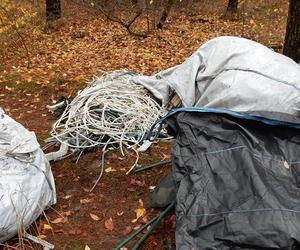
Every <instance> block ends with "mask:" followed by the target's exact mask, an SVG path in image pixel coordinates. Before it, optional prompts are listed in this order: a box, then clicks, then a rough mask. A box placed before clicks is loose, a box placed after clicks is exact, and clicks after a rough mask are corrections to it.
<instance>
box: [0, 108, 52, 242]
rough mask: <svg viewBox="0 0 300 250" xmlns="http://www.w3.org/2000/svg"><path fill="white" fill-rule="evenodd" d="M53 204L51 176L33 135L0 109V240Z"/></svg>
mask: <svg viewBox="0 0 300 250" xmlns="http://www.w3.org/2000/svg"><path fill="white" fill-rule="evenodd" d="M55 203H56V193H55V185H54V179H53V175H52V172H51V169H50V165H49V162H48V160H47V159H46V157H45V155H44V153H43V151H42V150H41V148H40V146H39V144H38V142H37V140H36V137H35V134H34V133H33V132H29V131H28V130H27V129H25V128H24V127H23V126H22V125H21V124H19V123H17V122H16V121H14V120H13V119H12V118H10V117H9V116H7V115H5V114H4V111H3V110H2V109H1V108H0V243H1V242H4V241H5V240H7V239H9V238H11V237H13V236H14V235H16V234H17V229H18V227H24V228H25V229H26V228H27V227H28V226H29V225H30V224H31V223H32V222H33V221H34V220H36V219H37V218H38V217H39V216H40V214H41V213H42V212H43V210H44V209H45V208H47V207H48V206H51V205H53V204H55Z"/></svg>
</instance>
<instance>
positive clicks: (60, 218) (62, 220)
mask: <svg viewBox="0 0 300 250" xmlns="http://www.w3.org/2000/svg"><path fill="white" fill-rule="evenodd" d="M66 221H67V218H62V217H59V218H57V219H55V220H52V221H51V223H52V224H59V223H65V222H66Z"/></svg>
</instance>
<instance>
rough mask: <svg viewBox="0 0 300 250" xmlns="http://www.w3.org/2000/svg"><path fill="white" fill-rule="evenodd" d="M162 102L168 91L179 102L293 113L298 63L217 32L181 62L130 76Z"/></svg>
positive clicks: (298, 103)
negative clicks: (155, 72)
mask: <svg viewBox="0 0 300 250" xmlns="http://www.w3.org/2000/svg"><path fill="white" fill-rule="evenodd" d="M134 80H135V82H137V83H140V84H143V85H144V86H145V87H146V88H147V89H148V90H150V91H151V92H152V93H153V94H154V95H155V96H156V97H157V98H159V99H160V100H161V101H162V102H163V103H164V104H165V105H166V104H167V103H168V101H169V96H170V93H171V91H172V90H174V91H175V92H176V93H177V95H178V96H179V97H180V99H181V100H182V104H183V106H184V107H192V106H197V107H209V108H226V109H230V110H233V111H238V112H247V111H260V110H264V111H270V112H282V113H288V114H294V115H295V114H298V109H299V108H300V66H299V65H298V64H297V63H296V62H294V61H293V60H292V59H290V58H288V57H286V56H284V55H282V54H279V53H276V52H274V51H272V50H271V49H268V48H267V47H265V46H263V45H261V44H259V43H257V42H254V41H251V40H247V39H244V38H239V37H230V36H228V37H218V38H215V39H212V40H210V41H208V42H207V43H205V44H203V45H202V46H201V47H200V48H199V49H198V50H197V51H196V52H195V53H194V54H193V55H191V56H190V57H189V58H188V59H186V61H185V62H183V63H182V64H180V65H177V66H175V67H172V68H169V69H166V70H163V71H161V72H159V73H157V74H156V75H153V76H135V77H134Z"/></svg>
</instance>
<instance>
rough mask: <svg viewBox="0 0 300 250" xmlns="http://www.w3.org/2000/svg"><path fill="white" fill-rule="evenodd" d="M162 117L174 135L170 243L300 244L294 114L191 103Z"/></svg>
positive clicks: (299, 150) (298, 138)
mask: <svg viewBox="0 0 300 250" xmlns="http://www.w3.org/2000/svg"><path fill="white" fill-rule="evenodd" d="M265 117H272V118H273V119H272V120H270V119H268V118H265ZM282 119H284V120H288V122H285V121H282ZM163 122H166V123H167V124H168V125H169V126H170V127H171V128H172V130H173V132H174V133H175V135H176V142H175V144H174V146H173V149H172V165H173V170H172V171H173V177H174V180H175V182H176V183H177V187H178V193H177V197H176V200H177V205H176V218H177V229H176V248H177V249H180V250H182V249H189V250H190V249H216V250H220V249H222V250H227V249H300V190H299V188H298V187H299V186H300V129H299V123H298V122H299V121H298V120H295V119H294V118H293V117H291V116H286V115H283V114H277V113H272V114H271V113H264V114H260V116H251V115H248V114H240V113H235V112H230V111H224V110H213V109H197V108H194V109H193V108H191V109H179V110H177V111H175V112H172V113H171V114H170V115H169V116H167V118H165V120H164V121H163Z"/></svg>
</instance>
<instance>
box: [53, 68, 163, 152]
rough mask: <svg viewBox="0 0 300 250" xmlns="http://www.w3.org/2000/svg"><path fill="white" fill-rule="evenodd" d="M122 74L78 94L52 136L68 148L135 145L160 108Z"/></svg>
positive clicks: (104, 78) (108, 76)
mask: <svg viewBox="0 0 300 250" xmlns="http://www.w3.org/2000/svg"><path fill="white" fill-rule="evenodd" d="M131 77H132V76H131V75H130V74H129V73H128V72H126V71H125V72H124V71H115V72H111V73H106V74H104V75H103V76H101V77H99V78H96V79H95V80H94V81H93V82H91V83H90V84H89V85H88V86H87V87H86V88H85V89H83V90H82V91H81V92H79V93H78V95H77V96H76V97H75V98H74V99H73V101H72V102H71V103H70V104H69V105H68V107H67V108H66V110H65V111H64V113H63V114H62V116H61V117H60V118H59V119H58V120H57V122H56V123H55V124H54V125H53V129H52V131H51V135H52V137H54V138H55V139H56V140H58V141H59V142H61V143H64V144H66V145H68V146H70V147H72V148H88V147H95V146H98V145H102V146H105V147H106V146H107V145H108V144H116V143H117V144H119V145H120V148H121V150H122V147H123V146H124V145H125V146H127V147H130V146H133V145H137V144H139V143H140V142H141V140H142V139H143V137H144V136H145V133H146V132H147V131H148V130H149V129H150V127H151V126H152V125H153V124H154V123H155V121H156V120H157V119H158V118H159V117H160V116H161V115H162V108H161V106H160V105H159V104H158V103H157V102H156V101H155V100H154V99H153V98H152V97H151V96H150V94H149V92H148V90H147V89H145V88H144V87H143V86H142V85H139V84H136V83H134V82H132V81H131Z"/></svg>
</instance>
